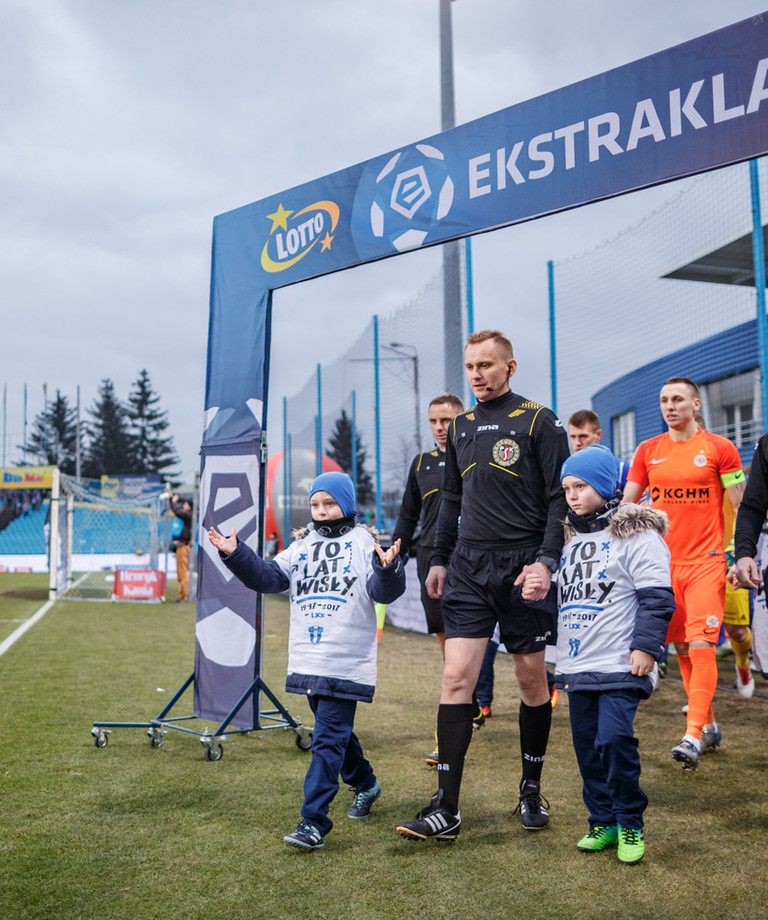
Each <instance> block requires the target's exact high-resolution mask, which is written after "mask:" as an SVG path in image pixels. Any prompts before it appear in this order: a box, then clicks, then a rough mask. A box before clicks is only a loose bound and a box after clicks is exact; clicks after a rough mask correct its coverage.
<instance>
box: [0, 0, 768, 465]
mask: <svg viewBox="0 0 768 920" xmlns="http://www.w3.org/2000/svg"><path fill="white" fill-rule="evenodd" d="M438 7H439V3H438V0H388V2H386V3H383V2H381V0H375V2H374V0H322V2H317V0H273V2H271V3H270V2H267V0H250V2H246V0H206V2H203V0H0V16H1V19H0V81H2V100H3V106H2V120H1V121H0V176H1V178H0V189H1V191H2V195H1V197H0V202H1V205H0V296H1V297H2V303H3V308H2V327H0V328H2V339H1V340H0V341H1V342H2V351H1V352H0V354H1V355H2V357H1V358H0V383H2V384H7V439H6V459H7V461H8V462H9V463H11V462H14V461H15V460H17V459H20V452H19V451H18V450H16V445H18V444H20V443H21V440H22V422H23V387H24V384H25V383H26V384H27V386H28V393H29V403H28V410H27V417H28V419H29V421H30V423H31V421H32V419H33V418H34V416H35V414H36V413H37V412H39V411H40V410H41V409H42V405H43V384H45V383H47V385H48V392H49V396H50V395H52V394H53V393H54V391H55V390H56V389H60V390H61V391H62V392H63V393H65V394H66V395H67V396H68V397H69V398H70V400H71V402H72V403H73V404H74V401H75V396H76V389H77V386H78V385H79V386H80V388H81V402H82V405H83V409H84V410H85V409H87V407H88V406H90V405H92V403H93V401H94V398H95V396H96V390H97V387H98V385H99V382H100V381H101V380H102V379H103V378H105V377H109V378H111V379H112V380H113V381H114V383H115V385H116V388H117V391H118V394H119V395H120V396H121V397H122V398H125V397H126V396H127V395H128V391H129V388H130V385H131V383H132V382H133V381H134V380H135V379H136V377H137V376H138V374H139V372H140V371H141V370H142V369H143V368H146V369H147V370H148V371H149V374H150V377H151V379H152V381H153V383H154V385H155V387H156V389H157V390H158V391H159V393H160V394H161V396H162V401H163V407H164V408H166V409H167V410H168V411H169V415H170V421H171V424H172V432H173V434H174V437H175V441H176V446H177V450H178V452H179V454H180V455H181V460H182V463H181V467H182V469H183V471H184V472H185V474H186V478H187V480H191V477H192V475H193V472H194V470H196V469H197V467H198V456H197V455H198V448H199V444H200V440H201V430H202V409H203V393H204V384H205V359H206V340H207V324H208V291H209V274H210V249H211V225H212V219H213V217H214V215H216V214H219V213H222V212H224V211H228V210H231V209H232V208H236V207H239V206H240V205H243V204H247V203H249V202H251V201H255V200H258V199H260V198H263V197H266V196H268V195H272V194H276V193H278V192H280V191H281V190H283V189H288V188H291V187H293V186H295V185H298V184H300V183H302V182H306V181H309V180H311V179H314V178H318V177H320V176H323V175H326V174H328V173H331V172H334V171H336V170H339V169H343V168H344V167H346V166H350V165H353V164H355V163H358V162H361V161H364V160H367V159H369V158H371V157H373V156H376V155H378V154H382V153H385V152H387V151H389V150H392V149H394V148H396V147H398V146H400V145H404V144H407V143H411V142H413V141H416V140H419V139H421V138H423V137H427V136H429V135H431V134H434V133H435V132H437V131H439V129H440V98H439V92H440V90H439V31H438ZM764 7H765V0H762V2H748V0H728V2H723V0H676V2H674V3H670V2H669V0H644V2H630V0H624V2H621V3H616V2H615V0H613V2H609V0H582V2H580V3H578V4H577V3H573V2H572V0H550V2H548V3H540V4H532V3H529V2H525V3H524V2H521V0H456V2H455V3H454V4H453V28H454V68H455V86H456V121H457V123H462V122H465V121H470V120H472V119H474V118H478V117H480V116H482V115H486V114H488V113H490V112H494V111H496V110H498V109H501V108H504V107H506V106H508V105H512V104H514V103H516V102H520V101H522V100H525V99H528V98H531V97H533V96H538V95H540V94H542V93H545V92H549V91H550V90H554V89H557V88H559V87H561V86H564V85H566V84H569V83H573V82H576V81H579V80H582V79H584V78H586V77H589V76H591V75H593V74H596V73H600V72H602V71H605V70H608V69H610V68H612V67H616V66H619V65H621V64H624V63H628V62H630V61H633V60H636V59H637V58H640V57H644V56H646V55H648V54H652V53H654V52H656V51H660V50H662V49H664V48H667V47H670V46H672V45H675V44H679V43H680V42H682V41H686V40H688V39H691V38H695V37H696V36H698V35H702V34H704V33H706V32H710V31H713V30H715V29H718V28H721V27H723V26H725V25H728V24H730V23H732V22H736V21H738V20H740V19H744V18H747V17H748V16H751V15H753V14H755V13H758V12H761V11H762V10H763V9H764ZM672 195H673V190H672V189H670V188H669V187H667V188H663V189H656V190H653V191H652V192H648V193H639V194H636V195H632V196H625V197H624V198H621V199H617V200H615V201H611V202H607V203H603V204H599V205H593V206H591V207H589V208H585V209H581V210H580V211H578V212H572V213H570V214H566V215H562V216H558V217H554V218H549V219H547V220H543V221H539V222H536V223H531V224H526V225H524V226H522V227H517V228H509V229H507V230H503V231H498V232H496V233H493V234H485V235H483V236H481V237H478V238H476V239H475V240H474V241H473V277H474V303H475V326H476V328H481V327H484V326H499V327H501V328H503V329H505V330H507V331H509V332H511V334H512V336H513V338H514V339H515V340H516V342H518V352H519V355H518V356H519V358H520V370H519V371H518V377H517V378H516V385H517V389H519V390H520V391H521V392H524V393H526V394H527V395H530V396H532V397H534V398H539V399H543V400H547V399H548V389H547V387H548V384H547V383H546V381H545V379H544V378H543V377H542V376H541V367H542V366H543V365H545V364H546V360H547V354H548V344H547V339H546V335H547V332H546V260H547V259H555V260H559V259H562V258H566V257H568V256H570V255H573V254H576V253H579V252H582V251H584V250H586V249H589V248H591V246H593V245H595V244H597V243H599V242H600V241H602V240H603V239H605V238H607V237H610V236H612V235H613V234H615V233H616V232H617V231H618V230H620V229H622V228H623V227H624V226H626V225H627V224H629V223H632V222H634V221H635V220H637V219H638V218H640V217H641V216H642V215H643V214H644V213H646V212H648V211H650V210H652V209H653V207H654V206H656V205H657V204H658V203H659V202H661V201H663V200H666V198H668V197H672ZM439 264H440V256H439V251H438V250H428V251H425V252H420V253H413V254H409V255H406V256H401V257H398V258H396V259H389V260H386V261H385V262H381V263H378V264H376V265H373V266H369V267H366V268H362V269H356V270H352V271H349V272H345V273H342V274H340V275H335V276H332V277H328V278H325V279H321V280H319V281H317V282H312V283H310V284H305V285H299V286H297V287H294V288H289V289H286V290H285V291H282V292H279V293H278V294H277V295H276V300H275V314H274V329H273V336H274V348H273V355H272V369H273V370H272V382H271V392H270V401H271V404H272V406H273V407H279V403H280V400H281V399H282V396H283V395H284V394H285V395H291V393H292V392H294V391H295V390H296V389H297V388H298V387H299V386H300V385H301V384H302V383H303V381H304V380H305V379H306V377H307V376H308V374H309V373H310V372H311V370H312V368H313V367H314V365H315V364H316V363H317V362H318V361H321V362H322V361H327V360H332V359H333V358H335V357H336V356H337V355H338V354H340V353H341V352H342V351H344V350H345V348H346V347H347V346H348V345H349V344H350V343H351V342H352V341H353V340H354V339H355V338H356V337H357V335H358V334H359V332H360V330H361V329H362V328H363V327H364V326H365V324H366V322H367V320H368V318H369V316H370V315H371V314H373V313H375V312H379V313H388V312H391V311H392V310H395V309H397V308H398V307H399V306H401V305H402V304H403V303H404V302H406V301H408V300H410V299H411V298H412V297H413V295H414V294H415V293H416V292H417V291H418V290H419V289H420V288H421V287H423V285H424V284H425V283H426V282H427V281H428V280H429V279H430V278H431V277H432V275H433V274H434V273H435V271H436V270H437V269H438V268H439ZM511 292H514V294H512V293H511ZM318 303H321V304H322V305H323V308H324V310H325V313H324V319H325V321H324V322H323V324H322V328H316V329H310V325H309V324H307V325H305V329H306V334H305V335H304V336H302V338H301V340H299V341H296V340H290V341H289V339H293V337H292V336H291V335H290V334H289V331H290V329H292V328H293V326H292V324H291V323H290V321H289V319H290V318H291V317H295V316H296V314H297V312H299V314H300V313H301V311H305V312H306V313H307V315H308V314H309V312H310V310H311V308H312V307H315V309H316V307H317V304H318ZM526 305H528V313H527V314H526V315H527V316H530V315H531V313H533V314H534V318H533V319H527V320H526V323H525V326H523V325H522V323H521V322H520V320H516V319H515V316H517V315H519V312H518V313H515V310H518V311H519V310H520V309H522V308H524V307H525V306H526ZM539 307H540V309H539ZM521 338H522V342H523V345H524V348H523V350H521V349H520V347H519V342H520V340H521ZM289 356H290V360H289ZM534 368H538V370H536V371H534ZM537 375H538V376H537ZM1 460H2V456H0V461H1Z"/></svg>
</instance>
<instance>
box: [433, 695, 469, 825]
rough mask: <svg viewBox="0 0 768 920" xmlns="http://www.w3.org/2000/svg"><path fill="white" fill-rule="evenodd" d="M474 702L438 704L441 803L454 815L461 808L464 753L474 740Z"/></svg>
mask: <svg viewBox="0 0 768 920" xmlns="http://www.w3.org/2000/svg"><path fill="white" fill-rule="evenodd" d="M474 715H475V707H474V706H473V704H472V703H440V705H439V706H438V708H437V752H438V754H439V758H440V760H439V763H438V765H437V770H438V774H437V780H438V783H437V784H438V786H439V788H440V789H442V791H443V796H442V799H441V802H440V804H441V806H442V807H443V808H444V809H445V810H446V811H449V812H450V813H451V814H452V815H455V814H457V813H458V811H459V790H460V789H461V775H462V773H463V772H464V757H465V756H466V753H467V749H468V748H469V742H470V741H471V740H472V719H473V717H474Z"/></svg>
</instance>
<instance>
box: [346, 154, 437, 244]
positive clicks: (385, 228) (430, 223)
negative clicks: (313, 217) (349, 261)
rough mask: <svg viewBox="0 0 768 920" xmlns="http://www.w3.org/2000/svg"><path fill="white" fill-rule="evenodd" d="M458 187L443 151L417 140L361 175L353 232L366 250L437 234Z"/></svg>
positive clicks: (433, 238) (422, 240)
mask: <svg viewBox="0 0 768 920" xmlns="http://www.w3.org/2000/svg"><path fill="white" fill-rule="evenodd" d="M454 192H455V187H454V183H453V179H452V178H451V176H450V174H449V172H448V168H447V165H446V162H445V156H444V154H443V153H442V152H441V151H440V150H438V149H437V147H433V146H432V145H431V144H416V145H415V146H413V147H410V148H408V149H406V150H401V151H399V152H398V153H396V154H394V155H393V156H391V157H390V158H389V159H388V160H387V162H386V163H385V164H384V166H383V167H379V168H378V169H376V170H373V169H372V168H369V169H367V170H366V171H365V173H364V175H363V176H362V178H361V180H360V185H359V186H358V190H357V194H356V195H355V203H354V206H353V212H352V235H353V238H354V241H355V245H356V246H357V248H358V250H359V251H360V252H361V254H362V255H364V256H372V255H374V254H376V255H381V254H382V243H384V244H385V246H384V249H385V251H386V250H388V251H389V252H406V251H407V250H409V249H417V248H418V247H420V246H424V245H427V244H429V243H432V242H435V241H437V239H439V237H440V234H439V227H440V223H441V221H443V220H444V219H445V218H446V217H447V215H448V213H449V211H450V210H451V206H452V205H453V199H454Z"/></svg>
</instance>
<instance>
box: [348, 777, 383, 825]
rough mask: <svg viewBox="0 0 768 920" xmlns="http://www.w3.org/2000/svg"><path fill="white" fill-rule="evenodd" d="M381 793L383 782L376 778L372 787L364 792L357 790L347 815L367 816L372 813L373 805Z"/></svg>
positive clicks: (351, 816)
mask: <svg viewBox="0 0 768 920" xmlns="http://www.w3.org/2000/svg"><path fill="white" fill-rule="evenodd" d="M380 795H381V783H380V782H379V781H378V780H376V782H375V783H374V784H373V786H371V788H370V789H366V790H365V791H364V792H358V791H357V790H355V797H354V799H352V807H351V808H350V809H349V811H348V812H347V817H349V818H367V817H368V815H369V814H370V813H371V805H373V803H374V802H375V801H376V799H378V797H379V796H380Z"/></svg>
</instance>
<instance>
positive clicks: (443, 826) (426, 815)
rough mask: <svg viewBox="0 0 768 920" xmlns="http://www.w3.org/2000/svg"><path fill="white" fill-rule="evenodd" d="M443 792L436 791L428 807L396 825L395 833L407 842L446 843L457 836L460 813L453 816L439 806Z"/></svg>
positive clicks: (459, 825)
mask: <svg viewBox="0 0 768 920" xmlns="http://www.w3.org/2000/svg"><path fill="white" fill-rule="evenodd" d="M442 797H443V790H442V789H438V790H437V792H436V793H435V794H434V795H433V796H432V801H431V802H430V803H429V805H428V806H427V807H426V808H424V809H422V810H421V811H420V812H419V813H418V814H417V815H416V817H415V818H413V819H412V820H411V821H403V823H402V824H398V825H397V832H398V834H400V836H401V837H405V838H407V839H408V840H444V841H447V842H448V843H453V841H454V840H455V839H456V838H457V837H458V836H459V830H460V829H461V812H460V811H459V812H457V813H456V814H455V815H453V814H451V812H449V811H446V810H445V808H443V807H442V806H441V805H440V802H441V800H442Z"/></svg>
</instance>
